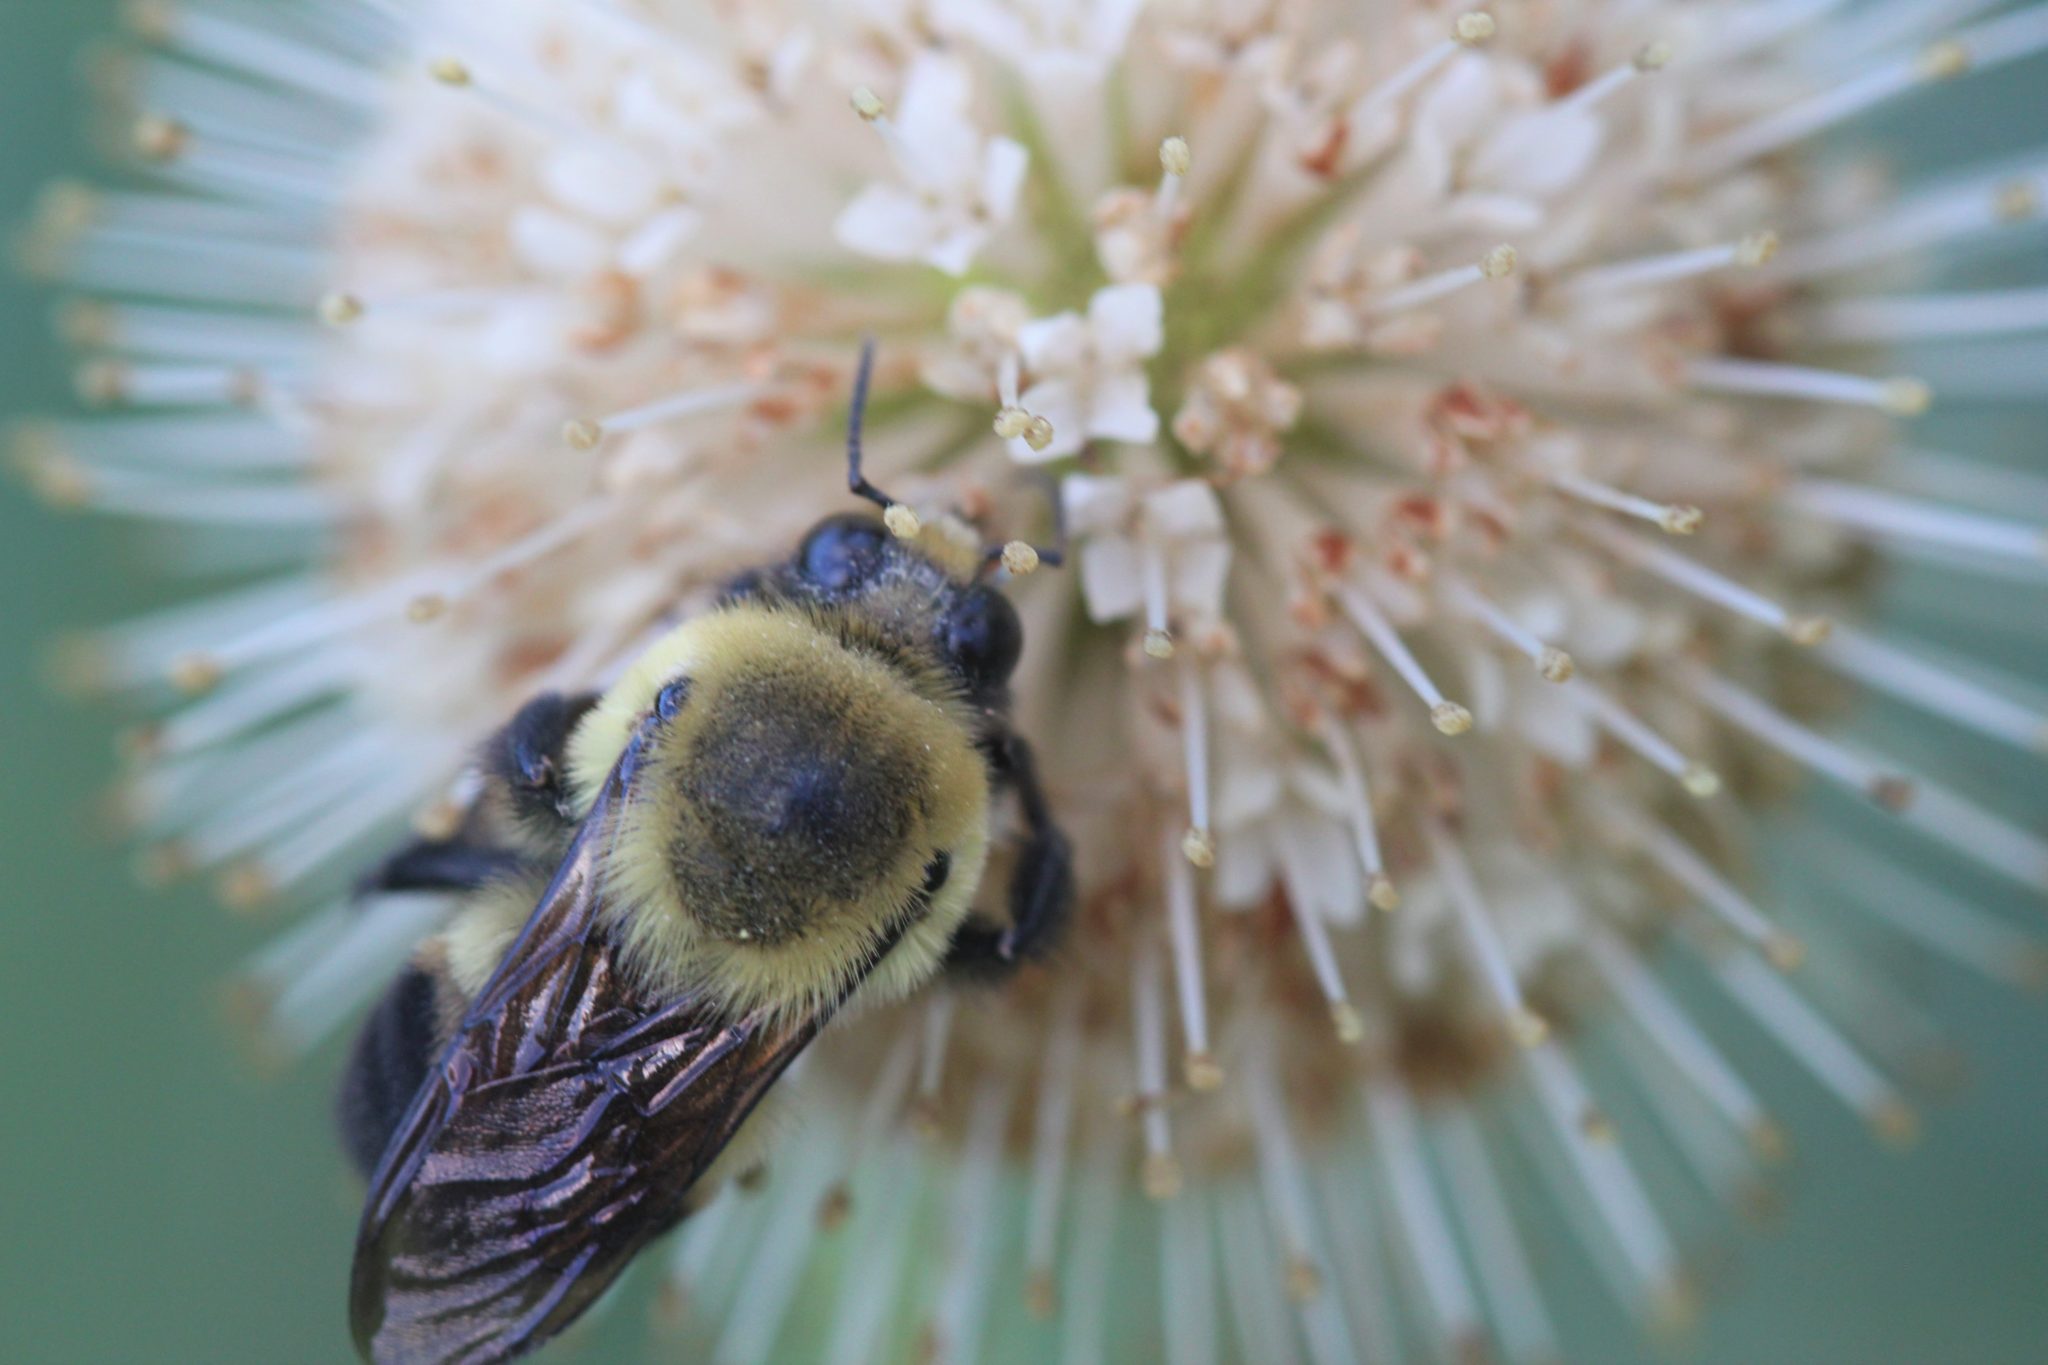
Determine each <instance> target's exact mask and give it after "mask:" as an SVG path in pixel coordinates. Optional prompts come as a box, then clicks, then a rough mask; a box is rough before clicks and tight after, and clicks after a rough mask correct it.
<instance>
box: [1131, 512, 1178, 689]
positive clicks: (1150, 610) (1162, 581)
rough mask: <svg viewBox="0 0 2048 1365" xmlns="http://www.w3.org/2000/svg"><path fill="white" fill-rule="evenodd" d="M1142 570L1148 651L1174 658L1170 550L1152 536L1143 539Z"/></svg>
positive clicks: (1140, 555) (1140, 565)
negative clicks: (1168, 579)
mask: <svg viewBox="0 0 2048 1365" xmlns="http://www.w3.org/2000/svg"><path fill="white" fill-rule="evenodd" d="M1138 571H1139V573H1140V574H1142V575H1143V577H1144V589H1145V653H1146V655H1147V656H1149V657H1151V658H1154V659H1171V658H1172V657H1173V654H1174V642H1173V631H1172V629H1171V622H1170V620H1169V618H1168V615H1167V612H1168V609H1169V608H1168V599H1167V593H1166V551H1165V549H1164V548H1163V547H1162V546H1161V545H1160V544H1159V543H1158V541H1157V540H1155V539H1154V538H1153V537H1151V536H1144V537H1142V538H1141V539H1140V540H1139V544H1138Z"/></svg>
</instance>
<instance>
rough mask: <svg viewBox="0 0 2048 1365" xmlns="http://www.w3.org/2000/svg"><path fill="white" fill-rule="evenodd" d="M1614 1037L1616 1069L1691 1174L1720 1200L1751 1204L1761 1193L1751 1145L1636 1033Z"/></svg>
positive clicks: (1755, 1158)
mask: <svg viewBox="0 0 2048 1365" xmlns="http://www.w3.org/2000/svg"><path fill="white" fill-rule="evenodd" d="M1615 1042H1616V1043H1617V1044H1618V1045H1619V1051H1620V1054H1621V1055H1620V1062H1621V1066H1620V1068H1619V1069H1620V1071H1621V1072H1622V1074H1623V1075H1625V1076H1627V1077H1628V1080H1629V1083H1630V1084H1631V1085H1632V1086H1633V1088H1634V1090H1635V1093H1636V1094H1637V1095H1638V1096H1640V1097H1641V1098H1642V1100H1643V1101H1644V1103H1645V1104H1646V1105H1647V1106H1648V1108H1649V1111H1650V1116H1651V1118H1653V1119H1654V1120H1655V1121H1656V1124H1657V1127H1658V1129H1659V1130H1660V1131H1661V1132H1662V1134H1663V1136H1664V1139H1665V1141H1667V1142H1669V1143H1670V1144H1671V1146H1672V1147H1673V1148H1674V1149H1675V1150H1676V1151H1677V1153H1678V1156H1679V1159H1680V1161H1681V1162H1682V1163H1683V1164H1684V1165H1685V1166H1686V1167H1687V1168H1688V1169H1689V1170H1690V1172H1691V1174H1692V1176H1693V1179H1694V1180H1695V1181H1697V1182H1698V1183H1699V1185H1700V1186H1701V1187H1702V1188H1703V1189H1705V1190H1707V1191H1708V1192H1709V1193H1710V1194H1712V1195H1713V1196H1714V1197H1715V1198H1716V1199H1717V1200H1719V1201H1721V1202H1724V1203H1741V1204H1744V1205H1746V1206H1747V1207H1746V1208H1745V1210H1744V1211H1748V1208H1753V1207H1754V1201H1755V1200H1756V1199H1757V1198H1759V1197H1763V1196H1765V1193H1766V1187H1765V1186H1764V1185H1763V1184H1762V1183H1761V1182H1760V1181H1759V1180H1758V1178H1757V1174H1756V1166H1757V1163H1758V1161H1759V1159H1760V1158H1759V1155H1758V1153H1757V1151H1756V1150H1755V1148H1754V1147H1753V1146H1751V1147H1745V1146H1744V1145H1743V1144H1742V1141H1741V1139H1740V1138H1739V1137H1738V1136H1737V1135H1736V1134H1735V1133H1734V1132H1733V1131H1732V1130H1731V1129H1729V1128H1728V1126H1727V1125H1725V1124H1723V1123H1722V1122H1721V1121H1720V1116H1719V1115H1717V1114H1716V1113H1715V1112H1714V1111H1713V1109H1712V1108H1711V1107H1709V1106H1708V1104H1707V1102H1706V1101H1705V1100H1703V1099H1701V1098H1700V1097H1699V1095H1697V1094H1695V1093H1694V1092H1693V1091H1691V1090H1689V1089H1687V1088H1686V1087H1685V1085H1684V1084H1683V1083H1682V1082H1681V1081H1680V1080H1679V1079H1678V1077H1677V1076H1676V1075H1675V1074H1674V1073H1673V1072H1672V1069H1671V1063H1670V1062H1669V1061H1668V1060H1666V1059H1665V1057H1664V1055H1663V1054H1662V1053H1660V1052H1659V1051H1657V1049H1656V1048H1655V1047H1654V1046H1653V1045H1652V1044H1651V1043H1650V1042H1649V1041H1648V1040H1646V1039H1645V1038H1644V1037H1643V1036H1642V1035H1641V1034H1640V1033H1637V1032H1635V1031H1633V1030H1629V1029H1623V1030H1620V1031H1618V1032H1617V1033H1616V1034H1615Z"/></svg>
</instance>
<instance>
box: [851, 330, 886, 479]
mask: <svg viewBox="0 0 2048 1365" xmlns="http://www.w3.org/2000/svg"><path fill="white" fill-rule="evenodd" d="M874 372H875V339H874V338H873V337H863V338H861V343H860V368H859V369H858V370H856V371H854V376H853V405H852V407H851V408H849V409H848V410H847V415H846V488H847V491H848V492H850V493H852V494H853V495H854V496H855V497H858V498H866V499H867V500H868V501H869V502H871V503H873V504H874V505H875V506H877V507H879V508H881V509H882V510H883V511H884V512H886V511H888V510H889V509H890V508H891V507H894V506H896V505H897V503H896V499H894V498H892V497H890V496H889V495H888V494H887V493H884V492H883V491H882V490H881V489H879V488H877V487H875V486H874V485H873V484H871V483H869V482H868V480H867V476H866V475H864V474H862V473H861V472H860V453H861V452H860V433H861V426H862V424H863V423H864V422H866V420H867V415H868V380H869V379H870V378H872V377H873V375H874Z"/></svg>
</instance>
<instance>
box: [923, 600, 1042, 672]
mask: <svg viewBox="0 0 2048 1365" xmlns="http://www.w3.org/2000/svg"><path fill="white" fill-rule="evenodd" d="M939 639H940V643H941V645H942V646H943V647H944V649H945V651H946V655H947V657H948V658H950V659H952V660H953V662H954V663H955V664H956V665H958V667H959V669H960V671H961V672H962V673H964V674H966V675H967V677H968V679H969V680H970V681H972V682H976V683H981V684H984V685H995V684H999V683H1002V682H1006V681H1007V680H1008V679H1009V676H1010V673H1011V671H1012V670H1013V669H1015V668H1016V667H1017V656H1018V655H1020V654H1022V653H1023V652H1024V627H1023V625H1022V624H1021V623H1019V621H1018V620H1017V609H1016V608H1015V607H1013V606H1011V605H1010V600H1009V599H1008V598H1007V597H1004V596H1003V595H1002V594H1001V593H998V592H991V591H990V590H989V589H987V588H975V589H973V590H971V591H969V592H967V593H966V594H964V595H963V596H962V597H961V598H960V600H959V601H958V602H956V603H955V604H954V606H953V610H952V611H950V612H948V613H947V615H946V620H945V623H944V624H943V625H942V626H941V627H940V637H939Z"/></svg>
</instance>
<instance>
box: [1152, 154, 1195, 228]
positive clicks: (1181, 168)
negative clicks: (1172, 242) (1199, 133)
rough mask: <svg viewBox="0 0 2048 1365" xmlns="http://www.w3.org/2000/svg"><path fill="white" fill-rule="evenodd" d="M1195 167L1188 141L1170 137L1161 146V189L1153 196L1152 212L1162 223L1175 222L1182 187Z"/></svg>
mask: <svg viewBox="0 0 2048 1365" xmlns="http://www.w3.org/2000/svg"><path fill="white" fill-rule="evenodd" d="M1193 165H1194V157H1193V154H1192V153H1190V152H1189V151H1188V144H1187V139H1185V138H1179V137H1170V138H1167V139H1166V140H1165V141H1164V142H1162V143H1160V144H1159V169H1160V176H1159V189H1158V190H1157V191H1156V192H1155V193H1154V194H1153V196H1152V212H1153V215H1154V216H1155V217H1157V218H1158V219H1159V221H1160V222H1162V223H1170V222H1172V221H1173V212H1174V209H1175V208H1176V207H1177V206H1178V205H1179V203H1180V194H1181V186H1182V185H1183V184H1184V183H1185V182H1186V180H1187V176H1188V171H1189V170H1190V169H1191V168H1192V167H1193Z"/></svg>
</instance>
